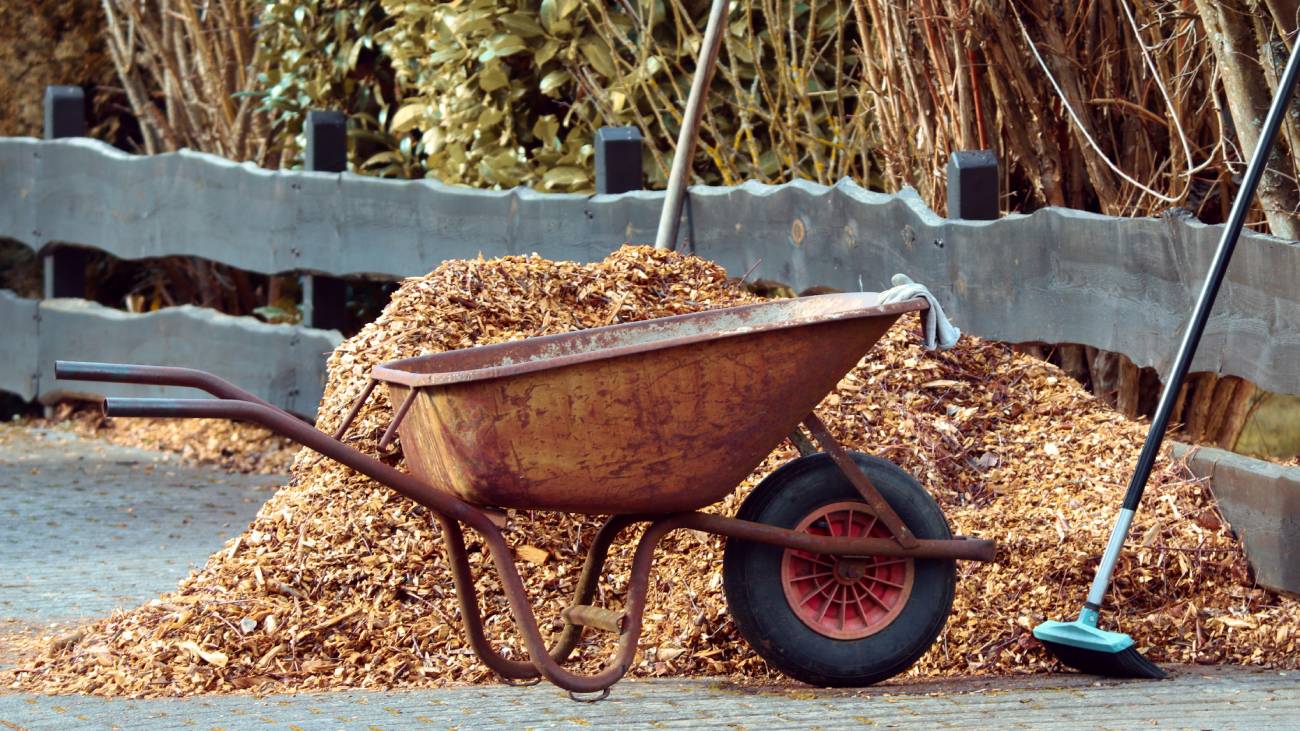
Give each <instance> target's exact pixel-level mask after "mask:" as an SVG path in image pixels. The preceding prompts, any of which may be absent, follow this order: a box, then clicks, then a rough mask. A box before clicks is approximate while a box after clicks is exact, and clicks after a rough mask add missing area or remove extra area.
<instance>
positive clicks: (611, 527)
mask: <svg viewBox="0 0 1300 731" xmlns="http://www.w3.org/2000/svg"><path fill="white" fill-rule="evenodd" d="M638 522H641V520H640V519H638V518H634V517H632V516H627V515H615V516H612V517H610V519H609V520H606V521H605V524H604V525H602V526H601V527H600V530H599V531H597V532H596V537H595V538H593V539H592V541H591V548H590V549H589V550H588V551H587V560H586V562H585V563H584V564H583V566H582V574H580V575H579V576H578V586H577V588H575V589H574V591H573V601H572V602H570V605H571V606H579V605H583V604H590V603H591V599H592V597H594V596H595V595H596V585H597V583H599V581H600V572H601V571H603V570H604V569H605V558H606V557H607V556H608V555H609V549H610V546H612V545H613V544H614V540H615V539H616V538H618V534H619V533H622V532H623V529H625V528H627V527H628V526H630V525H633V524H635V523H638ZM581 639H582V625H580V624H576V623H574V622H571V621H568V620H566V621H565V623H564V630H563V631H562V632H561V633H560V639H559V640H557V641H556V643H555V647H553V648H551V657H553V658H555V660H556V662H564V661H565V660H567V659H568V658H569V655H570V654H572V652H573V649H574V648H575V647H577V646H578V641H579V640H581Z"/></svg>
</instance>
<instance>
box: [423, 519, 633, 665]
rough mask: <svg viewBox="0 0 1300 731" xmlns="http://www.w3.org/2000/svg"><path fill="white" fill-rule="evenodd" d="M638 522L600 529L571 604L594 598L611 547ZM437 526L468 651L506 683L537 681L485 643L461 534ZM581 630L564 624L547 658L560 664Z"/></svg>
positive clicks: (443, 522) (445, 524)
mask: <svg viewBox="0 0 1300 731" xmlns="http://www.w3.org/2000/svg"><path fill="white" fill-rule="evenodd" d="M637 522H640V519H638V518H633V517H631V516H622V515H619V516H613V517H611V518H610V519H609V520H607V521H605V524H604V525H603V526H601V528H600V530H599V531H598V532H597V533H596V537H595V538H594V539H593V540H592V545H591V549H590V550H589V551H588V552H587V559H586V563H585V564H584V565H583V568H582V574H581V575H580V576H579V578H578V586H577V588H576V590H575V591H574V599H573V604H575V605H578V604H586V603H587V602H589V601H591V598H592V597H593V596H595V593H596V584H597V582H598V581H599V579H600V572H601V571H602V570H603V569H604V567H605V558H606V556H608V554H609V549H610V546H611V545H613V543H614V540H615V539H616V538H617V537H618V534H619V533H620V532H622V531H623V529H625V528H627V527H628V526H630V525H632V524H634V523H637ZM438 523H439V525H440V526H441V527H442V531H443V535H444V536H445V540H446V542H447V559H448V563H449V564H450V566H451V572H452V579H453V580H454V581H455V585H456V598H457V601H458V602H459V604H460V613H461V616H462V617H463V618H464V622H465V635H466V636H467V637H468V638H469V643H470V647H472V648H473V649H474V653H475V654H476V655H478V657H479V659H481V660H482V661H483V664H484V665H487V666H488V667H489V668H490V669H491V670H492V671H493V672H495V673H496V674H497V675H500V676H501V677H502V678H505V679H506V680H507V681H515V680H531V679H534V678H538V677H540V675H541V673H540V671H538V669H537V667H536V666H535V665H534V664H533V663H531V662H523V661H519V660H511V659H509V658H506V657H504V656H503V655H501V654H500V653H499V652H497V651H496V650H495V649H493V647H492V645H491V643H490V642H488V639H487V635H486V634H485V633H484V631H483V618H482V614H481V612H480V611H479V606H478V597H477V595H476V594H475V593H474V576H473V574H472V572H471V570H470V566H469V558H468V552H467V551H466V550H465V537H464V532H463V531H462V530H461V528H460V525H459V524H457V523H456V522H455V521H451V520H448V519H446V518H444V517H442V516H439V517H438ZM582 629H583V628H582V626H581V625H579V624H575V623H573V622H565V625H564V630H563V631H562V632H561V634H560V637H559V639H558V640H557V641H556V643H555V645H554V646H553V647H552V648H550V650H549V651H548V653H547V654H548V655H550V657H551V658H552V659H553V660H554V661H555V662H557V663H563V662H564V661H565V660H567V659H568V658H569V655H570V654H572V653H573V650H574V648H576V647H577V645H578V641H579V640H580V639H581V638H582Z"/></svg>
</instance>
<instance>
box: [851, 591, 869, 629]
mask: <svg viewBox="0 0 1300 731" xmlns="http://www.w3.org/2000/svg"><path fill="white" fill-rule="evenodd" d="M853 603H854V604H856V605H858V616H859V617H862V623H863V624H866V623H867V608H866V607H864V606H862V595H861V594H859V593H858V589H857V587H854V588H853Z"/></svg>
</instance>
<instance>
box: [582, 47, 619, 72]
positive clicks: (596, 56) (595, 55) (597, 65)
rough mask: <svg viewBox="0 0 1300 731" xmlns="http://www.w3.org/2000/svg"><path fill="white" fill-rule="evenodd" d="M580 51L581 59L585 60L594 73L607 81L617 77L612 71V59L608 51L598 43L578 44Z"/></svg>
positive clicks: (613, 70)
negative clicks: (594, 70)
mask: <svg viewBox="0 0 1300 731" xmlns="http://www.w3.org/2000/svg"><path fill="white" fill-rule="evenodd" d="M578 48H579V49H580V50H581V51H582V56H583V58H585V59H587V63H590V64H591V66H592V68H594V69H596V72H597V73H599V74H600V75H601V76H604V77H605V78H607V79H613V78H615V77H616V76H617V72H616V71H615V69H614V58H613V56H611V55H610V54H609V49H608V48H606V47H605V44H604V43H601V42H600V41H591V40H587V41H583V42H582V43H580V44H578Z"/></svg>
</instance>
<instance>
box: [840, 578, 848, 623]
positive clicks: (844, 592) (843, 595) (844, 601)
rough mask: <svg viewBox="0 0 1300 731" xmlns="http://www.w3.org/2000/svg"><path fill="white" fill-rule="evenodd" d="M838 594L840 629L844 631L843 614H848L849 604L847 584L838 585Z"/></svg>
mask: <svg viewBox="0 0 1300 731" xmlns="http://www.w3.org/2000/svg"><path fill="white" fill-rule="evenodd" d="M839 595H840V600H839V602H840V631H841V632H843V631H844V615H846V614H848V611H847V607H848V605H849V588H848V587H847V586H841V587H840V591H839Z"/></svg>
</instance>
